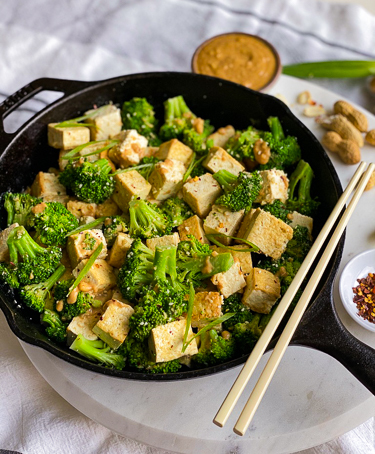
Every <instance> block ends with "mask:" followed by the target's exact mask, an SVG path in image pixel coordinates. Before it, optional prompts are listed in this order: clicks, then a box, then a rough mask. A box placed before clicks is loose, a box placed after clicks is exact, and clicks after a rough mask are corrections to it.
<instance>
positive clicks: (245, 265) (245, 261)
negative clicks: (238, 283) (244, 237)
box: [210, 244, 253, 274]
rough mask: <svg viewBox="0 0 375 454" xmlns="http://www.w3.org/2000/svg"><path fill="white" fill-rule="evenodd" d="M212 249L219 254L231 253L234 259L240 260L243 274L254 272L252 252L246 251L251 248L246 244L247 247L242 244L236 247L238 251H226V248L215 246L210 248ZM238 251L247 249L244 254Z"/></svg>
mask: <svg viewBox="0 0 375 454" xmlns="http://www.w3.org/2000/svg"><path fill="white" fill-rule="evenodd" d="M210 248H211V249H212V251H215V252H216V253H218V254H225V253H226V252H230V253H231V254H232V257H233V258H234V259H238V260H239V262H240V266H241V270H242V272H243V274H249V273H251V271H252V270H253V262H252V259H251V252H249V251H246V249H249V246H247V245H246V244H245V245H241V244H238V245H236V246H235V249H236V250H233V249H226V248H223V247H219V246H215V245H214V246H210ZM237 249H245V251H244V252H242V251H238V250H237Z"/></svg>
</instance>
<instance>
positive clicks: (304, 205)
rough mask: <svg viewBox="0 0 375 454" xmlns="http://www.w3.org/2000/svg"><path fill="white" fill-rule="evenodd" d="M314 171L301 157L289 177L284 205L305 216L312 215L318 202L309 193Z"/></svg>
mask: <svg viewBox="0 0 375 454" xmlns="http://www.w3.org/2000/svg"><path fill="white" fill-rule="evenodd" d="M313 178H314V172H313V170H312V168H311V167H310V165H309V164H308V163H307V162H305V161H304V160H303V159H301V160H300V161H299V163H298V165H297V167H296V169H295V171H294V172H293V173H292V175H291V176H290V179H289V198H288V200H287V202H286V206H287V208H288V210H290V211H298V212H299V213H301V214H304V215H305V216H314V214H315V212H316V210H317V209H318V207H319V205H320V203H319V201H318V200H317V199H313V198H312V197H311V195H310V188H311V183H312V180H313Z"/></svg>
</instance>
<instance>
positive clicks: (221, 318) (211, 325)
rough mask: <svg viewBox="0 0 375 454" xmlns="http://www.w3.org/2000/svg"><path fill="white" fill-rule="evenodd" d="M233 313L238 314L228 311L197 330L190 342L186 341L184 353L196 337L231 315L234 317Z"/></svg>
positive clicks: (183, 348)
mask: <svg viewBox="0 0 375 454" xmlns="http://www.w3.org/2000/svg"><path fill="white" fill-rule="evenodd" d="M233 315H236V314H235V313H234V312H228V313H227V314H225V315H222V316H221V317H219V318H216V319H215V320H213V321H212V322H211V323H209V324H208V325H206V326H204V327H203V328H202V329H200V330H199V331H198V332H197V334H195V335H194V336H193V337H192V338H191V339H190V340H189V341H188V342H186V343H185V345H184V346H183V347H182V353H184V352H185V350H186V349H187V347H188V345H189V344H190V342H191V341H193V340H194V339H195V338H196V337H198V336H201V335H202V334H204V333H205V332H206V331H209V330H210V329H211V328H213V327H214V326H216V325H220V323H223V322H226V321H227V320H229V319H230V318H231V317H233Z"/></svg>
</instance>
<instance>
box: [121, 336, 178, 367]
mask: <svg viewBox="0 0 375 454" xmlns="http://www.w3.org/2000/svg"><path fill="white" fill-rule="evenodd" d="M118 352H119V353H120V354H123V355H124V357H125V358H126V360H127V363H128V365H129V366H130V367H132V368H135V369H142V371H144V372H147V373H150V374H169V373H174V372H178V371H179V369H180V368H181V364H180V362H179V361H178V359H174V360H172V361H166V362H162V363H154V362H153V361H151V359H150V355H149V348H148V342H147V340H145V341H143V342H139V341H136V340H135V339H134V338H133V337H132V336H131V335H129V336H128V337H127V338H126V340H125V342H124V343H123V344H122V345H121V346H120V348H119V350H118Z"/></svg>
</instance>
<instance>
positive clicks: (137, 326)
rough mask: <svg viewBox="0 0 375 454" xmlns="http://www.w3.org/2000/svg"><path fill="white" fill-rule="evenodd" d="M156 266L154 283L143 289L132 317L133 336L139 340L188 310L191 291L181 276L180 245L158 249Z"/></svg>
mask: <svg viewBox="0 0 375 454" xmlns="http://www.w3.org/2000/svg"><path fill="white" fill-rule="evenodd" d="M153 269H154V272H153V280H152V283H151V284H150V286H149V287H147V288H144V289H143V292H142V296H141V298H140V301H139V303H138V304H137V305H136V306H135V308H134V313H133V314H132V316H131V317H130V319H129V326H130V329H131V332H132V335H133V336H134V339H136V340H138V341H143V340H145V339H146V338H147V337H148V336H149V334H150V332H151V330H152V329H153V328H155V327H156V326H159V325H165V324H166V323H169V322H173V321H174V320H176V319H177V318H178V317H180V316H181V315H182V313H183V312H186V310H187V300H186V298H185V295H186V293H187V290H186V287H185V286H184V285H183V284H181V283H180V282H179V280H178V278H177V270H176V247H170V248H156V251H155V259H154V263H153Z"/></svg>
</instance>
